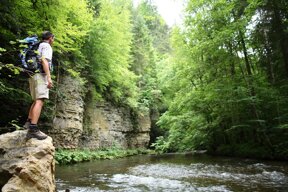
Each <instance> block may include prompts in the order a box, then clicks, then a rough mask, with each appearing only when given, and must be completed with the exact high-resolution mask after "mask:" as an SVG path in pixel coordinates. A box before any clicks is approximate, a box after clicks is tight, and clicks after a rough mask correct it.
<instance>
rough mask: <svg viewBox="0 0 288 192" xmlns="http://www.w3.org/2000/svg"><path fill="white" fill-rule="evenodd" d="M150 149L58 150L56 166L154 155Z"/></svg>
mask: <svg viewBox="0 0 288 192" xmlns="http://www.w3.org/2000/svg"><path fill="white" fill-rule="evenodd" d="M153 153H154V152H153V151H152V150H148V149H119V148H110V149H102V150H89V149H74V150H71V149H58V150H57V151H56V153H55V160H56V164H59V165H65V164H74V163H80V162H87V161H92V160H101V159H117V158H123V157H128V156H134V155H140V154H153Z"/></svg>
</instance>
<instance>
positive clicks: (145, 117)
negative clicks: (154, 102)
mask: <svg viewBox="0 0 288 192" xmlns="http://www.w3.org/2000/svg"><path fill="white" fill-rule="evenodd" d="M60 81H61V83H60V84H59V91H58V92H59V93H60V95H59V96H58V98H57V105H56V115H55V118H54V120H53V123H52V125H51V129H50V130H49V135H50V136H51V137H52V138H53V142H54V143H53V144H54V146H55V147H56V148H66V149H76V148H91V149H98V148H109V147H112V146H115V145H116V146H118V147H121V148H135V147H140V148H141V147H142V148H144V147H147V146H148V144H149V140H150V135H149V134H150V128H151V120H150V116H149V112H147V113H146V114H144V113H139V114H134V113H133V112H132V111H131V109H129V108H127V107H126V108H125V107H119V106H115V105H112V104H111V102H108V101H101V102H100V101H99V100H97V99H95V98H94V96H93V92H96V91H95V90H94V89H95V88H93V86H90V87H88V88H87V87H86V88H84V86H83V85H82V84H81V83H79V80H78V79H75V78H73V77H69V76H62V77H61V79H60ZM85 90H86V91H85ZM84 98H85V99H84Z"/></svg>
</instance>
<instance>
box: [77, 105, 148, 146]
mask: <svg viewBox="0 0 288 192" xmlns="http://www.w3.org/2000/svg"><path fill="white" fill-rule="evenodd" d="M150 127H151V121H150V117H149V114H148V113H147V114H141V113H139V114H132V113H131V110H129V109H127V108H124V107H115V106H113V105H112V104H111V103H109V102H91V103H87V104H86V111H85V120H84V129H83V134H82V137H81V138H80V143H79V144H80V147H83V148H92V149H95V148H96V149H97V148H109V147H112V146H118V147H122V148H145V147H147V146H148V144H149V140H150V136H149V133H150Z"/></svg>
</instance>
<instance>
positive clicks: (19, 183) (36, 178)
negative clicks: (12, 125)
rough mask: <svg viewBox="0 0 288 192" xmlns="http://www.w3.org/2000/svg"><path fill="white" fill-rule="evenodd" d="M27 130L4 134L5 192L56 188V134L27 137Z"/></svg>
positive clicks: (0, 184) (0, 170)
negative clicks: (54, 138) (42, 138)
mask: <svg viewBox="0 0 288 192" xmlns="http://www.w3.org/2000/svg"><path fill="white" fill-rule="evenodd" d="M26 133H27V131H14V132H11V133H6V134H3V135H0V188H2V192H20V191H21V192H26V191H27V192H31V191H33V192H40V191H41V192H46V191H47V192H54V191H56V188H55V161H54V152H55V148H54V146H53V144H52V138H51V137H48V138H47V139H45V140H42V141H40V140H37V139H30V140H26V139H25V136H26Z"/></svg>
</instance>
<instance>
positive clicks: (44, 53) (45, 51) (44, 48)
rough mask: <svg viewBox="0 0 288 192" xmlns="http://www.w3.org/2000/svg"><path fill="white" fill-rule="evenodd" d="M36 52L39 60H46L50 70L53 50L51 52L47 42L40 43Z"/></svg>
mask: <svg viewBox="0 0 288 192" xmlns="http://www.w3.org/2000/svg"><path fill="white" fill-rule="evenodd" d="M38 52H39V57H40V58H43V57H44V58H45V59H47V61H48V63H49V66H50V68H51V66H52V54H53V50H52V47H51V45H50V44H49V43H47V42H42V43H40V45H39V47H38Z"/></svg>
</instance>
